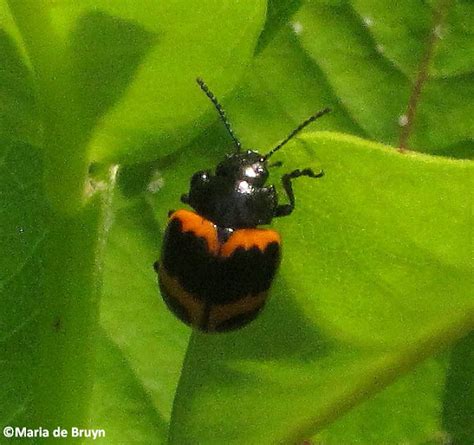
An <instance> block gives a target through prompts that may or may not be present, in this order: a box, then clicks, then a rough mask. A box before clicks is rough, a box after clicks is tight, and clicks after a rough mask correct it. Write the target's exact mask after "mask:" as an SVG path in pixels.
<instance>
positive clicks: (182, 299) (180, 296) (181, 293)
mask: <svg viewBox="0 0 474 445" xmlns="http://www.w3.org/2000/svg"><path fill="white" fill-rule="evenodd" d="M159 274H160V282H161V285H162V286H163V287H164V289H166V293H167V294H168V298H173V299H175V300H177V301H178V302H179V303H180V304H181V306H183V307H184V308H185V309H186V312H187V314H188V316H189V318H190V321H191V325H193V326H199V323H200V320H201V318H202V315H203V311H204V303H203V302H202V301H199V299H197V298H196V297H195V296H194V295H192V294H190V293H189V292H187V291H185V290H184V289H183V287H182V286H181V284H180V283H179V281H178V280H177V279H176V278H173V277H172V276H170V275H169V274H168V273H167V272H166V270H165V268H164V267H161V268H160V270H159Z"/></svg>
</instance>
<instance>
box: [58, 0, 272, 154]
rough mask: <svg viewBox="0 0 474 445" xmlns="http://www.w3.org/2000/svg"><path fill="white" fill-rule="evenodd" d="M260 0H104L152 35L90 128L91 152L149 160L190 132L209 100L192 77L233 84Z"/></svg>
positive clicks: (219, 85)
mask: <svg viewBox="0 0 474 445" xmlns="http://www.w3.org/2000/svg"><path fill="white" fill-rule="evenodd" d="M93 3H94V4H96V3H99V4H100V3H102V2H93ZM81 5H82V4H81ZM265 6H266V5H265V2H264V1H263V0H259V1H257V2H255V1H251V0H245V1H241V2H238V3H235V2H234V3H226V4H225V5H223V4H222V3H221V2H219V1H216V0H205V1H203V2H200V3H199V5H198V6H193V7H192V9H189V4H188V2H186V1H179V2H172V3H169V2H168V3H167V2H164V3H163V2H154V3H152V4H150V5H148V7H147V8H126V7H124V5H121V4H113V5H112V4H110V3H108V2H107V4H105V2H104V5H103V9H104V10H106V11H107V12H108V13H109V14H110V15H112V16H113V17H116V18H118V19H127V20H128V21H137V22H138V23H140V26H141V27H143V29H145V30H147V32H148V33H151V34H152V35H154V36H156V37H155V40H154V45H153V47H152V48H151V50H150V52H149V53H148V54H147V57H146V59H145V61H144V63H142V64H141V66H140V69H139V70H138V71H137V72H136V74H135V77H134V79H133V82H132V83H131V84H130V85H129V86H128V88H127V91H126V94H125V95H124V96H123V97H122V99H121V101H120V103H119V104H118V105H117V106H116V107H114V108H113V110H111V111H110V112H109V113H108V114H107V115H106V116H105V117H104V118H103V119H102V121H101V125H100V127H99V128H97V129H96V132H95V135H94V137H93V139H92V141H91V150H92V152H91V156H92V158H93V159H94V160H95V161H100V162H110V161H113V162H117V161H120V162H125V163H131V162H133V161H137V160H150V159H156V158H157V157H158V156H163V155H166V154H169V153H172V152H173V151H175V150H176V149H178V148H179V147H180V146H182V145H183V144H186V143H187V142H189V141H190V140H191V139H192V138H193V137H195V136H196V135H197V134H198V133H199V127H198V126H197V125H193V123H194V122H195V121H196V120H197V119H198V118H202V115H203V114H204V111H205V110H206V109H207V105H208V103H207V101H206V99H205V98H204V97H203V95H202V92H201V91H200V90H199V88H198V86H197V85H196V83H195V79H196V77H203V78H204V79H205V80H206V81H207V82H208V83H210V84H211V85H213V86H214V89H216V90H217V91H218V92H219V93H220V94H221V95H223V94H226V93H228V92H229V91H230V90H231V89H232V88H233V87H234V86H235V84H236V83H237V81H238V80H239V78H240V77H241V75H242V73H243V72H244V69H245V66H246V64H247V62H248V60H249V59H250V57H251V55H252V52H253V50H254V47H255V44H256V40H257V37H258V35H259V33H260V31H261V29H262V26H263V21H264V17H265ZM80 8H81V9H82V8H83V6H81V7H80ZM69 9H70V6H69V7H68V9H66V11H65V12H66V13H68V12H69V11H68V10H69ZM78 13H79V12H76V14H78ZM81 13H82V12H81ZM92 31H93V30H92V29H91V33H90V38H94V35H95V37H96V38H97V39H99V38H100V37H99V35H100V34H101V29H100V28H96V30H95V33H93V32H92ZM139 37H140V36H139ZM118 43H119V42H117V43H116V45H117V44H118ZM137 44H138V49H139V48H140V47H141V45H142V44H143V43H142V38H138V40H137V39H134V40H132V41H130V42H129V46H130V47H133V46H134V45H137ZM118 48H119V49H118V50H117V51H122V49H120V46H119V47H118ZM135 51H137V49H135ZM93 57H94V58H99V57H100V54H94V55H93ZM111 87H112V88H114V81H112V85H111ZM107 88H110V85H108V86H107Z"/></svg>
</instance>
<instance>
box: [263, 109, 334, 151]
mask: <svg viewBox="0 0 474 445" xmlns="http://www.w3.org/2000/svg"><path fill="white" fill-rule="evenodd" d="M330 111H331V109H330V108H325V109H324V110H321V111H318V112H317V113H315V114H313V115H312V116H310V117H308V119H306V120H305V121H304V122H303V123H301V124H300V125H298V126H297V127H296V128H295V129H294V130H293V131H292V132H291V133H290V134H289V135H288V136H287V137H286V138H285V139H284V140H283V141H282V142H280V143H279V144H278V145H277V146H276V147H275V148H273V149H272V150H270V151H269V152H268V153H267V154H266V155H265V156H264V159H265V160H267V159H268V158H269V157H270V156H272V155H273V153H275V152H276V151H278V150H280V148H281V147H283V146H284V145H285V144H286V143H287V142H288V141H289V140H290V139H293V138H294V137H295V136H296V135H297V134H298V133H299V132H300V131H301V130H302V129H303V128H305V127H306V126H308V125H309V124H310V123H311V122H314V121H315V120H316V119H318V118H320V117H321V116H324V115H325V114H327V113H329V112H330Z"/></svg>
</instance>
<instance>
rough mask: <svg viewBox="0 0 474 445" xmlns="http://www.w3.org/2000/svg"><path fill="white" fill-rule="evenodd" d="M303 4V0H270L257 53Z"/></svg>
mask: <svg viewBox="0 0 474 445" xmlns="http://www.w3.org/2000/svg"><path fill="white" fill-rule="evenodd" d="M302 4H303V0H290V1H288V0H269V2H268V7H267V9H268V11H267V20H266V22H265V27H264V29H263V31H262V34H261V35H260V38H259V40H258V45H257V53H259V52H260V51H262V50H263V49H264V48H265V47H266V46H267V45H268V43H269V42H270V41H271V40H272V38H273V37H274V36H275V34H276V33H277V31H278V30H279V29H280V28H281V27H282V26H283V25H285V24H286V23H287V21H288V20H289V19H290V18H291V16H292V15H293V14H294V13H295V12H296V11H297V10H298V9H299V8H300V7H301V5H302Z"/></svg>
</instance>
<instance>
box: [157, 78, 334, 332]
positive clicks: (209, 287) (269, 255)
mask: <svg viewBox="0 0 474 445" xmlns="http://www.w3.org/2000/svg"><path fill="white" fill-rule="evenodd" d="M197 82H198V84H199V86H200V87H201V89H202V90H203V91H204V93H205V94H206V95H207V97H208V98H209V99H210V100H211V101H212V103H213V104H214V106H215V108H216V110H217V112H218V113H219V115H220V117H221V119H222V121H223V123H224V125H225V127H226V128H227V131H228V133H229V135H230V137H231V138H232V139H233V141H234V144H235V152H234V153H231V154H229V155H227V156H226V158H225V159H224V160H223V161H222V162H221V163H220V164H219V165H218V166H217V168H216V170H215V173H212V172H211V171H209V170H206V171H199V172H197V173H195V174H194V175H193V176H192V178H191V184H190V189H189V193H188V194H185V195H182V196H181V201H182V202H183V203H184V204H187V205H189V206H190V207H192V208H193V209H194V211H191V210H178V211H172V212H170V214H169V222H168V226H167V228H166V232H165V236H164V241H163V248H162V252H161V259H160V261H159V262H158V261H157V262H156V263H155V265H154V267H155V270H156V272H157V273H158V282H159V286H160V290H161V295H162V296H163V299H164V301H165V302H166V304H167V305H168V307H169V308H170V309H171V311H172V312H174V313H175V314H176V316H177V317H178V318H180V319H181V320H182V321H184V322H185V323H187V324H188V325H190V326H192V327H194V328H197V329H199V330H201V331H204V332H225V331H230V330H234V329H238V328H240V327H242V326H245V325H246V324H247V323H249V322H250V321H252V320H253V319H254V318H255V317H256V316H257V315H258V314H259V312H260V311H261V310H262V308H263V306H264V305H265V301H266V300H267V295H268V291H269V289H270V286H271V283H272V280H273V278H274V276H275V273H276V271H277V269H278V266H279V263H280V257H281V240H280V235H279V234H278V232H276V231H274V230H270V229H263V228H258V226H261V225H267V224H270V223H271V222H272V218H275V217H280V216H286V215H289V214H290V213H291V212H292V211H293V209H294V207H295V197H294V194H293V189H292V184H291V181H292V180H293V179H295V178H299V177H300V176H308V177H310V178H320V177H322V176H323V174H324V173H323V171H320V172H318V173H314V172H313V170H311V169H309V168H307V169H304V170H295V171H293V172H291V173H288V174H285V175H283V177H282V185H283V189H284V190H285V192H286V195H287V196H288V200H289V203H288V204H279V203H278V197H277V193H276V190H275V187H274V186H273V185H270V186H265V183H266V181H267V179H268V168H269V167H272V166H276V165H281V163H275V164H271V165H269V164H268V159H269V158H270V157H271V156H272V155H273V154H274V153H275V152H276V151H278V150H279V149H280V148H281V147H283V146H284V145H285V144H286V143H287V142H288V141H289V140H290V139H291V138H292V137H294V136H295V135H296V134H297V133H298V132H300V131H301V130H302V129H303V128H304V127H306V126H307V125H308V124H310V123H311V122H313V121H314V120H316V119H317V118H319V117H320V116H322V115H324V114H326V113H328V112H329V111H330V110H329V109H328V108H326V109H324V110H322V111H319V112H318V113H316V114H314V115H313V116H311V117H309V118H308V119H306V120H305V121H304V122H303V123H302V124H301V125H299V126H298V127H297V128H296V129H295V130H293V131H292V132H291V133H290V134H289V135H288V137H287V138H286V139H284V140H283V141H282V142H281V143H280V144H278V145H277V146H276V147H275V148H274V149H273V150H270V151H269V152H268V153H267V154H265V155H261V154H259V153H257V152H256V151H253V150H245V151H242V149H241V143H240V141H239V140H238V138H237V137H236V136H235V134H234V132H233V131H232V128H231V126H230V123H229V121H228V120H227V117H226V114H225V112H224V110H223V108H222V106H221V105H220V104H219V102H218V101H217V99H216V97H215V96H214V94H212V92H211V91H210V90H209V88H208V87H207V85H206V84H205V83H204V82H203V81H202V80H201V79H197Z"/></svg>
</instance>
